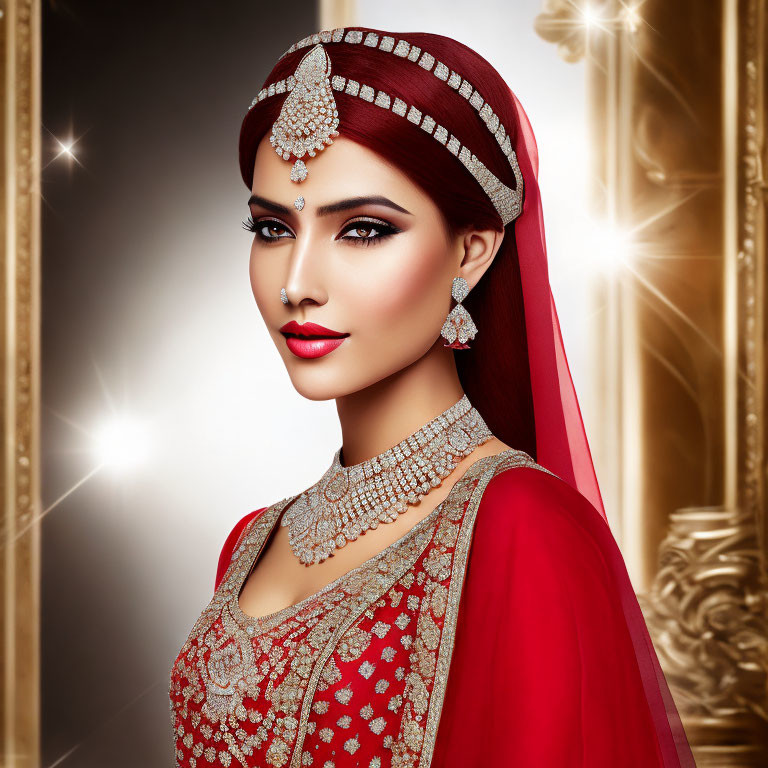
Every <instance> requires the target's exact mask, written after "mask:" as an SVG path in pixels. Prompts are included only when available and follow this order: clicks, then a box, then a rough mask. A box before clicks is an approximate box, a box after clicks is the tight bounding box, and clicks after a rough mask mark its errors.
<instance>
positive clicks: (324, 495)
mask: <svg viewBox="0 0 768 768" xmlns="http://www.w3.org/2000/svg"><path fill="white" fill-rule="evenodd" d="M493 436H494V435H493V433H492V432H491V431H490V429H488V426H487V424H486V423H485V421H484V420H483V417H482V416H481V415H480V413H479V412H478V411H477V409H476V408H475V407H474V406H473V405H472V404H471V403H470V401H469V398H468V397H467V395H466V394H465V395H463V396H462V397H461V399H460V400H459V401H458V402H456V403H454V405H452V406H451V407H450V408H448V409H447V410H445V411H443V413H441V414H439V415H438V416H436V417H435V418H434V419H432V420H431V421H429V422H427V423H426V424H425V425H424V426H422V427H421V428H420V429H418V430H417V431H416V432H414V433H413V434H411V435H409V436H408V437H406V438H405V439H404V440H402V441H401V442H399V443H398V444H397V445H396V446H394V447H393V448H388V449H387V450H386V451H384V452H383V453H380V454H379V455H378V456H374V457H373V458H371V459H367V460H366V461H363V462H361V463H360V464H355V465H353V466H351V467H344V466H342V465H341V448H339V449H338V450H337V451H336V453H335V454H334V457H333V462H332V463H331V466H330V467H329V468H328V470H327V471H326V472H325V474H324V475H323V476H322V477H321V478H320V480H318V482H316V483H315V484H314V485H312V486H311V487H310V488H308V489H307V490H306V491H303V492H302V493H301V494H299V496H298V498H297V499H296V501H295V502H294V503H293V504H292V505H291V506H290V507H289V508H288V509H287V510H286V511H285V513H284V514H283V518H282V520H281V525H284V526H287V528H288V539H289V541H290V545H291V549H292V550H293V553H294V554H295V555H296V557H298V558H299V560H300V561H301V562H302V563H303V564H305V565H311V564H312V563H321V562H323V560H325V559H327V558H328V557H330V555H332V554H333V551H334V550H335V549H339V548H341V547H343V546H344V545H345V544H346V543H347V542H349V541H354V540H355V539H356V538H357V537H358V536H360V534H362V533H364V532H365V531H367V530H369V529H371V528H377V527H378V525H379V523H391V522H393V521H394V520H396V519H397V516H398V515H399V514H401V513H403V512H405V511H406V509H407V508H408V505H411V504H417V503H418V502H419V501H420V500H421V499H422V498H423V497H424V496H425V495H426V494H427V493H428V492H429V491H430V490H431V489H432V488H434V487H436V486H438V485H440V483H441V482H442V480H443V478H445V477H447V476H448V475H449V474H450V473H451V472H452V471H453V469H454V468H455V467H456V465H457V464H458V463H459V461H460V460H461V459H463V458H464V457H465V456H468V455H469V454H470V453H472V451H473V450H474V449H475V448H476V447H477V446H479V445H482V444H483V443H485V442H487V441H488V440H490V439H491V438H492V437H493Z"/></svg>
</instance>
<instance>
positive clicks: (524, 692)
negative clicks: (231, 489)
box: [170, 449, 692, 768]
mask: <svg viewBox="0 0 768 768" xmlns="http://www.w3.org/2000/svg"><path fill="white" fill-rule="evenodd" d="M295 498H296V497H295V496H294V497H290V498H289V499H284V500H283V501H281V502H278V503H277V504H274V505H272V506H270V507H266V508H263V509H259V510H256V511H255V512H252V513H250V514H248V515H246V516H245V517H244V518H243V519H241V520H240V521H239V522H238V523H237V525H236V526H235V528H234V529H233V530H232V532H231V533H230V535H229V536H228V538H227V540H226V542H225V545H224V548H223V550H222V552H221V556H220V559H219V568H218V573H217V578H216V588H215V592H214V595H213V598H212V599H211V601H210V603H209V604H208V606H207V607H206V609H205V610H204V611H203V613H202V614H201V616H200V617H199V619H198V620H197V622H196V623H195V625H194V627H193V628H192V631H191V633H190V635H189V638H188V639H187V641H186V642H185V643H184V646H183V647H182V649H181V651H180V653H179V655H178V657H177V659H176V661H175V664H174V666H173V669H172V673H171V686H170V703H171V719H172V728H173V739H174V744H175V756H176V765H177V766H184V767H185V768H186V767H187V766H190V768H195V766H209V765H210V766H243V767H244V768H246V767H250V766H291V768H298V767H299V766H313V767H314V768H352V766H360V767H361V768H382V767H384V766H386V767H387V768H389V767H390V766H393V767H394V766H398V767H399V766H414V767H415V766H419V768H426V766H430V765H431V766H435V767H441V768H442V767H445V768H459V766H461V767H462V768H470V767H474V766H477V768H480V766H483V767H484V768H485V767H487V766H516V767H517V768H527V767H529V766H530V768H548V767H549V766H551V767H552V768H555V767H557V768H567V767H568V766H584V767H587V766H589V768H617V766H624V767H626V768H629V767H631V766H637V768H641V767H642V768H651V767H652V766H668V765H682V764H683V763H681V762H672V761H671V760H669V758H668V757H667V759H666V760H665V757H664V755H670V754H671V753H670V744H669V743H667V742H668V740H670V739H673V738H674V736H673V733H672V731H671V730H670V729H669V727H667V728H662V727H660V724H659V720H658V717H657V718H656V719H654V714H653V708H654V706H657V705H658V701H656V699H653V698H649V695H648V691H646V690H645V688H644V683H643V679H642V676H641V670H640V664H642V663H643V658H644V657H643V656H639V655H638V654H637V652H636V649H635V648H634V647H633V640H632V637H631V635H630V632H629V629H628V624H627V617H626V613H625V612H626V611H627V609H628V608H629V610H630V612H631V613H633V614H634V616H635V620H636V621H640V622H642V615H641V614H640V608H639V605H638V604H637V601H636V600H635V599H634V598H633V601H634V602H632V603H631V604H630V605H629V606H627V605H626V602H627V597H626V596H627V594H634V593H633V592H632V590H631V585H630V584H629V578H628V575H627V572H626V568H625V566H624V561H623V558H622V556H621V554H620V552H619V550H618V547H617V545H616V543H615V540H614V538H613V536H612V534H611V532H610V529H609V528H608V525H607V524H606V522H605V520H604V518H603V517H602V516H601V515H600V513H599V512H598V511H597V510H596V509H595V508H594V507H593V506H592V505H591V504H590V503H589V502H588V501H587V500H586V499H585V498H584V496H582V495H581V494H580V493H579V492H578V491H576V490H575V489H574V488H573V487H572V486H571V485H570V484H568V483H566V482H564V481H563V480H561V479H560V478H559V477H557V476H555V475H553V474H552V473H551V472H549V471H548V470H546V469H545V468H544V467H542V466H540V465H538V464H536V463H535V462H534V461H533V460H532V459H531V458H530V456H528V454H526V453H524V452H522V451H518V450H513V449H510V450H507V451H504V452H502V453H500V454H497V455H494V456H488V457H485V458H482V459H479V460H477V461H475V462H474V463H473V464H472V465H470V467H469V469H468V470H467V471H466V472H465V474H464V475H463V476H462V477H460V478H459V480H458V481H457V482H456V483H455V484H454V486H453V487H452V488H451V490H450V492H449V494H448V496H447V497H446V498H445V499H444V500H443V501H442V502H441V503H440V504H439V505H438V506H437V507H436V508H435V509H434V510H433V511H432V512H430V513H429V514H428V515H427V516H426V517H425V518H423V519H422V520H421V521H419V522H418V523H416V525H414V526H413V528H411V530H410V531H408V532H407V533H406V534H405V535H404V536H402V537H401V538H400V539H398V540H397V541H396V542H394V543H393V544H391V545H389V546H388V547H386V548H385V549H384V550H383V551H382V552H380V553H379V554H377V555H376V556H374V557H372V558H371V559H369V560H367V561H366V562H364V563H363V564H362V565H361V566H359V567H357V568H355V569H353V570H351V571H349V572H348V573H346V574H344V575H343V576H341V577H340V578H338V579H336V580H335V581H333V582H331V583H330V584H328V585H327V586H325V587H323V588H322V589H321V590H320V591H318V592H317V593H316V594H314V595H312V596H311V597H308V598H306V599H305V600H302V601H301V602H299V603H297V604H296V605H292V606H289V607H287V608H285V609H283V610H280V611H278V612H276V613H273V614H270V615H268V616H265V617H260V618H253V617H250V616H248V615H246V614H245V613H243V611H242V610H241V609H240V607H239V600H238V598H239V594H240V591H241V589H242V586H243V584H244V583H245V581H246V579H247V576H248V575H249V574H250V572H251V570H252V568H253V566H254V565H255V563H256V562H257V561H258V558H259V556H260V554H261V552H262V550H263V548H264V545H265V543H266V542H267V540H268V539H269V536H270V534H271V532H272V531H273V530H275V528H276V526H277V525H278V524H279V519H280V516H281V513H282V512H283V510H284V509H286V508H287V506H288V505H289V504H290V503H291V502H292V501H293V500H294V499H295ZM643 626H644V625H643ZM648 642H649V645H648V646H647V647H646V648H645V654H646V661H647V654H650V653H653V650H652V646H651V645H650V640H649V641H648ZM656 693H657V694H659V690H658V688H657V689H656ZM666 722H667V721H666V718H665V719H664V723H666ZM678 737H679V735H678ZM665 740H666V741H665ZM685 746H687V744H686V745H685ZM690 764H692V763H690Z"/></svg>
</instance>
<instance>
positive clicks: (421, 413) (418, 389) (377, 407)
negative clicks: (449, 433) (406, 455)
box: [336, 339, 464, 467]
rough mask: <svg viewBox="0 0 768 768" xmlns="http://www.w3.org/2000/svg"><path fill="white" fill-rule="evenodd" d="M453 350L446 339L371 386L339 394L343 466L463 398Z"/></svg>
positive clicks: (378, 449)
mask: <svg viewBox="0 0 768 768" xmlns="http://www.w3.org/2000/svg"><path fill="white" fill-rule="evenodd" d="M463 395H464V390H463V389H462V387H461V382H460V381H459V375H458V372H457V370H456V363H455V362H454V359H453V353H452V352H451V351H450V350H446V349H445V348H444V347H443V344H442V339H438V341H437V342H436V343H435V345H434V346H433V347H432V348H431V349H430V351H429V352H427V354H426V355H424V356H423V357H421V358H419V359H418V360H416V361H415V362H414V363H411V365H409V366H407V367H406V368H403V369H402V370H400V371H397V372H396V373H393V374H392V375H391V376H387V378H385V379H382V380H381V381H377V382H376V383H375V384H372V385H371V386H370V387H366V388H365V389H361V390H358V391H357V392H352V393H350V394H348V395H343V396H342V397H337V398H336V409H337V411H338V414H339V421H340V423H341V434H342V440H343V442H342V445H343V448H342V455H341V462H342V464H343V466H345V467H350V466H352V465H353V464H359V463H360V462H363V461H366V460H367V459H370V458H373V457H374V456H377V455H378V454H380V453H383V452H384V451H386V450H387V449H388V448H392V447H393V446H394V445H397V444H398V443H399V442H400V441H401V440H404V439H405V438H406V437H408V435H411V434H413V433H414V432H416V430H418V429H419V428H420V427H422V426H424V424H426V423H427V422H428V421H431V420H432V419H434V418H435V417H436V416H438V415H439V414H441V413H442V412H443V411H445V410H447V409H448V408H450V407H451V406H452V405H453V404H454V403H456V402H457V401H458V400H460V399H461V397H462V396H463Z"/></svg>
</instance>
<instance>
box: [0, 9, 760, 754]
mask: <svg viewBox="0 0 768 768" xmlns="http://www.w3.org/2000/svg"><path fill="white" fill-rule="evenodd" d="M349 25H362V26H367V27H371V28H374V29H385V30H389V31H393V32H395V33H398V32H399V33H407V32H409V31H428V32H435V33H440V34H445V35H449V36H451V37H454V38H456V39H458V40H460V41H462V42H464V43H466V44H467V45H469V46H470V47H472V48H474V49H475V50H477V51H478V52H479V53H480V54H482V55H483V56H484V57H485V58H487V59H488V60H489V61H490V62H491V63H492V64H493V65H494V66H495V67H496V68H497V69H498V70H499V72H500V73H501V74H502V76H503V77H504V78H505V79H506V80H507V82H508V83H509V84H510V86H511V88H512V89H513V91H514V92H515V93H516V95H517V96H518V97H519V99H520V101H521V102H522V104H523V106H524V107H525V109H526V111H527V113H528V116H529V118H530V120H531V123H532V125H533V129H534V131H535V133H536V137H537V141H538V147H539V158H540V169H541V174H540V187H541V192H542V201H543V207H544V212H545V226H546V237H547V246H548V253H549V269H550V279H551V284H552V290H553V294H554V297H555V301H556V303H557V307H558V311H559V316H560V323H561V327H562V333H563V338H564V342H565V348H566V351H567V354H568V359H569V363H570V367H571V373H572V375H573V378H574V383H575V385H576V389H577V392H578V394H579V398H580V404H581V409H582V415H583V416H584V421H585V425H586V429H587V435H588V438H589V440H590V444H591V447H592V451H593V456H594V459H595V464H596V469H597V473H598V480H599V481H600V484H601V488H602V492H603V497H604V501H605V506H606V510H607V514H608V517H609V522H610V524H611V527H612V530H613V532H614V535H615V536H616V539H617V541H618V543H619V546H620V548H621V550H622V553H623V554H624V557H625V560H626V563H627V567H628V570H629V572H630V577H631V578H632V582H633V585H634V586H635V589H636V591H637V593H638V597H639V599H640V601H641V605H642V606H643V610H644V613H645V615H646V619H647V622H648V625H649V628H650V629H651V634H652V636H653V639H654V643H655V645H656V649H657V653H658V654H659V658H660V660H661V662H662V666H663V667H664V670H665V674H666V675H667V679H668V681H669V683H670V686H671V687H672V690H673V694H674V696H675V700H676V702H677V705H678V708H679V709H680V712H681V714H682V716H683V720H684V723H685V726H686V731H687V733H688V737H689V740H690V741H691V743H692V746H693V747H694V752H695V754H696V759H697V764H698V765H701V766H765V765H768V618H767V607H768V590H767V587H766V557H765V556H766V533H767V531H766V514H765V512H766V509H765V484H766V430H765V407H766V389H765V373H766V371H765V339H766V311H765V296H766V249H765V194H766V180H765V176H764V170H763V169H764V167H765V155H766V143H765V126H766V109H765V103H766V102H765V95H766V58H765V41H766V7H765V2H764V0H740V1H738V2H737V1H736V0H712V2H707V3H703V2H700V0H698V1H697V0H681V2H678V3H665V2H662V0H645V1H644V2H643V1H642V0H637V1H636V2H622V1H621V0H604V2H582V0H515V2H509V0H506V1H502V0H476V1H475V2H473V3H467V2H459V1H458V0H420V2H413V0H410V1H409V2H406V1H405V0H390V1H389V2H386V3H382V2H373V1H372V0H346V1H345V0H336V1H335V2H334V1H331V0H328V1H327V2H314V1H309V0H306V1H303V2H294V3H291V4H290V5H289V6H287V5H282V6H279V5H278V4H276V3H267V2H255V0H251V1H250V2H246V1H245V0H226V1H225V2H221V3H216V4H199V5H194V4H190V3H181V2H175V0H166V2H163V3H149V2H133V3H98V2H95V1H94V0H0V40H1V41H2V43H1V44H0V45H1V50H0V61H1V62H2V65H3V78H2V88H3V99H2V100H0V103H2V104H3V109H4V120H3V121H2V128H0V130H2V132H3V141H2V142H0V161H1V162H2V164H3V171H4V174H5V185H4V186H3V188H2V192H0V196H2V206H1V207H0V210H1V211H2V227H3V237H2V238H0V253H2V259H3V266H4V272H3V274H4V286H5V291H4V293H3V299H2V301H3V310H4V311H3V312H2V313H1V314H0V316H1V317H2V320H1V321H0V323H1V326H0V327H2V334H1V335H0V338H1V339H2V344H3V352H4V354H3V360H4V376H3V394H4V397H3V417H4V418H3V429H4V438H5V439H4V441H3V449H2V450H3V516H4V517H3V519H4V527H3V537H4V538H3V547H2V548H1V549H0V552H1V553H2V557H3V563H2V570H0V573H2V580H3V582H2V583H3V589H2V593H1V594H2V598H1V600H2V611H0V621H2V622H3V626H2V631H3V634H2V637H3V641H2V651H3V660H2V662H3V663H2V665H1V666H0V674H1V675H2V686H3V697H2V703H1V706H2V719H1V720H0V722H1V723H2V726H1V727H2V734H3V736H2V742H1V743H2V754H0V761H2V762H0V766H9V767H10V766H14V767H15V766H24V767H25V768H32V767H33V766H35V767H36V766H44V767H45V768H54V766H64V767H65V768H96V767H97V766H98V767H99V768H101V767H102V766H105V765H106V766H114V767H115V768H123V767H125V768H127V767H128V766H131V767H133V766H139V765H141V766H147V767H149V768H155V767H157V768H161V767H164V766H170V765H173V749H172V742H171V731H170V716H169V709H168V680H169V674H170V667H171V664H172V663H173V660H174V658H175V657H176V654H177V653H178V650H179V648H180V647H181V645H182V644H183V642H184V640H185V639H186V637H187V634H188V632H189V629H190V627H191V626H192V624H193V623H194V621H195V619H196V618H197V616H198V615H199V613H200V611H201V610H202V608H203V607H204V605H205V604H206V603H207V602H208V600H209V599H210V596H211V594H212V590H213V582H214V576H215V570H216V563H217V559H218V554H219V551H220V549H221V546H222V544H223V541H224V538H225V537H226V535H227V533H228V532H229V531H230V530H231V528H232V526H233V525H234V523H235V522H236V521H237V520H238V519H240V518H241V517H242V516H243V515H245V514H246V513H247V512H249V511H251V510H254V509H257V508H259V507H262V506H266V505H268V504H271V503H273V502H275V501H277V500H279V499H281V498H284V497H285V496H288V495H290V494H292V493H295V492H297V491H298V490H300V489H302V488H304V487H307V486H308V485H309V484H311V483H312V482H314V480H316V479H317V477H319V476H320V474H322V472H323V471H324V470H325V469H326V468H327V465H328V461H329V457H330V456H332V454H333V451H334V450H336V448H338V447H339V445H340V440H341V436H340V431H339V428H338V421H337V417H336V410H335V405H334V403H333V402H332V401H330V402H319V403H318V402H311V401H307V400H304V399H302V398H301V397H300V396H299V395H298V394H297V393H296V392H295V391H294V390H293V388H292V386H291V383H290V380H289V378H288V376H287V374H286V372H285V370H284V367H283V366H282V363H281V361H280V357H279V355H278V353H277V351H276V349H275V348H274V345H273V343H272V341H271V339H270V338H269V336H268V334H267V332H266V330H265V329H264V327H263V324H262V322H261V319H260V316H259V314H258V311H257V308H256V305H255V302H254V300H253V297H252V294H251V291H250V285H249V280H248V257H249V247H250V235H249V233H247V232H246V231H244V230H243V229H242V227H241V225H240V222H241V220H242V219H243V218H244V217H245V216H246V215H247V206H246V201H247V197H248V191H247V189H246V188H245V186H244V185H243V183H242V180H241V179H240V174H239V170H238V165H237V137H238V132H239V128H240V122H241V120H242V118H243V116H244V114H245V112H246V110H247V108H248V105H249V104H250V102H251V100H252V99H253V97H254V96H255V95H256V93H257V92H258V90H259V88H260V87H261V85H262V83H263V81H264V78H265V77H266V75H267V74H268V72H269V71H270V69H271V68H272V66H273V64H274V62H275V61H276V60H277V58H278V57H279V56H280V55H281V54H282V53H283V52H284V51H285V50H286V49H287V48H288V47H289V46H290V45H291V44H292V43H294V42H296V41H297V40H299V39H301V38H302V37H304V36H306V35H308V34H311V33H313V32H316V31H318V30H320V29H332V28H334V27H339V26H349ZM308 423H309V424H312V425H313V431H312V432H307V430H306V424H308ZM286 456H290V457H291V462H290V470H289V468H288V462H286V461H284V460H278V459H277V458H276V457H283V458H284V457H286Z"/></svg>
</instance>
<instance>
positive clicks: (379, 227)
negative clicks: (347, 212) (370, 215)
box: [339, 219, 400, 246]
mask: <svg viewBox="0 0 768 768" xmlns="http://www.w3.org/2000/svg"><path fill="white" fill-rule="evenodd" d="M399 231H400V230H399V229H398V228H397V227H394V226H392V224H389V223H387V222H386V221H381V220H376V219H357V220H356V221H351V222H349V223H348V224H347V225H346V226H345V227H344V229H343V230H342V234H344V233H350V234H349V236H347V237H341V238H339V239H340V240H347V241H350V242H352V244H353V245H362V246H368V245H375V244H376V243H380V242H381V241H382V240H385V239H386V238H388V237H391V236H392V235H395V234H397V233H398V232H399Z"/></svg>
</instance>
